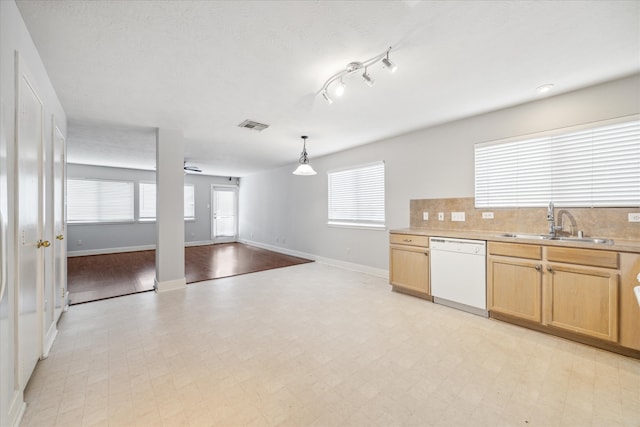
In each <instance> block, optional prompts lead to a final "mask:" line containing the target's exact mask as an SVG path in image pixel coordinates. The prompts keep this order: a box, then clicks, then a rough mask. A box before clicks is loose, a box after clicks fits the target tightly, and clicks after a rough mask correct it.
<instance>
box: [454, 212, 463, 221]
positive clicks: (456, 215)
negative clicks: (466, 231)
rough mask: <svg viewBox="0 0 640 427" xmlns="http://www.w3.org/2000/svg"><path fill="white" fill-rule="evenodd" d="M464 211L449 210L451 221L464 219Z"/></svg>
mask: <svg viewBox="0 0 640 427" xmlns="http://www.w3.org/2000/svg"><path fill="white" fill-rule="evenodd" d="M464 219H465V215H464V212H451V221H464Z"/></svg>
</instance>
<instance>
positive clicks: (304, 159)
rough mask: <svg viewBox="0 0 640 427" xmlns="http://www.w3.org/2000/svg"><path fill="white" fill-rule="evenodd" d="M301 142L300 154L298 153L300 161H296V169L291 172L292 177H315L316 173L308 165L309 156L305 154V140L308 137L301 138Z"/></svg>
mask: <svg viewBox="0 0 640 427" xmlns="http://www.w3.org/2000/svg"><path fill="white" fill-rule="evenodd" d="M300 138H302V141H303V145H302V153H300V159H298V163H300V164H299V165H298V168H297V169H296V170H294V171H293V174H294V175H315V174H316V171H314V170H313V168H312V167H311V165H310V164H309V155H308V154H307V138H309V137H308V136H301V137H300Z"/></svg>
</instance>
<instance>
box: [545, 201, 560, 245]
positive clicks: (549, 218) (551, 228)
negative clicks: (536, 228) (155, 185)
mask: <svg viewBox="0 0 640 427" xmlns="http://www.w3.org/2000/svg"><path fill="white" fill-rule="evenodd" d="M547 222H548V223H549V235H550V236H552V237H555V236H556V231H558V229H560V228H561V227H558V226H557V225H556V218H555V216H554V215H553V202H549V206H548V207H547Z"/></svg>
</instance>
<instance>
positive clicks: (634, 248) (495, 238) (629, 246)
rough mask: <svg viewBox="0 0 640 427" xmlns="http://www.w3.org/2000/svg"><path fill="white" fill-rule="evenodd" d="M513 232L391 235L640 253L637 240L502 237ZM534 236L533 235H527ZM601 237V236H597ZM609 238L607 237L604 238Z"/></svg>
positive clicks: (400, 231) (426, 230)
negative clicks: (607, 241) (590, 240)
mask: <svg viewBox="0 0 640 427" xmlns="http://www.w3.org/2000/svg"><path fill="white" fill-rule="evenodd" d="M511 232H512V231H473V230H464V231H455V230H437V229H431V228H401V229H394V230H389V233H391V234H414V235H418V236H438V237H453V238H458V239H476V240H487V241H491V242H507V243H523V244H535V245H544V246H563V247H567V248H585V249H598V250H603V251H617V252H633V253H640V241H637V240H623V239H612V240H613V241H614V243H613V244H612V245H611V244H604V243H589V242H574V241H569V240H544V239H543V240H540V239H526V238H521V237H504V236H500V234H503V233H511ZM527 234H533V233H527ZM597 237H601V236H597ZM604 238H607V237H604Z"/></svg>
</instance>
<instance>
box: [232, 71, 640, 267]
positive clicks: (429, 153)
mask: <svg viewBox="0 0 640 427" xmlns="http://www.w3.org/2000/svg"><path fill="white" fill-rule="evenodd" d="M639 94H640V74H639V75H634V76H630V77H627V78H623V79H620V80H616V81H612V82H608V83H605V84H601V85H596V86H592V87H589V88H585V89H582V90H579V91H575V92H571V93H567V94H563V95H557V96H555V97H550V98H545V99H541V100H538V101H535V102H531V103H527V104H523V105H519V106H515V107H512V108H507V109H503V110H499V111H495V112H491V113H488V114H483V115H478V116H474V117H470V118H466V119H462V120H458V121H455V122H450V123H445V124H442V125H439V126H434V127H430V128H427V129H422V130H419V131H416V132H412V133H409V134H405V135H400V136H397V137H394V138H389V139H385V140H382V141H378V142H375V143H372V144H368V145H365V146H361V147H357V148H354V149H352V150H347V151H343V152H340V153H337V154H333V155H329V156H325V157H322V158H315V157H313V144H312V145H311V146H309V147H308V151H309V154H310V156H311V164H312V166H313V167H314V169H315V170H316V171H317V172H318V174H317V175H315V176H311V177H300V176H295V175H292V174H291V172H292V171H293V170H294V168H295V164H291V165H289V166H286V167H283V168H280V169H276V170H271V171H268V172H264V173H258V174H254V175H250V176H247V177H244V178H242V186H241V188H240V196H239V200H240V202H239V203H240V207H241V210H240V239H241V240H243V241H251V242H255V243H256V244H259V245H262V246H265V247H276V248H280V249H281V250H283V251H289V252H302V253H306V254H310V255H313V256H314V257H316V258H321V259H322V258H324V259H326V260H328V261H329V262H334V263H336V264H343V263H352V264H355V265H357V266H361V267H363V270H365V271H366V270H367V269H371V270H372V272H378V273H379V272H383V274H384V272H386V270H387V269H388V246H387V242H388V240H387V239H388V233H387V232H385V231H373V230H364V229H350V228H336V227H329V226H328V225H327V175H326V173H327V171H328V170H331V169H335V168H341V167H346V166H353V165H359V164H364V163H368V162H373V161H378V160H384V161H385V168H386V190H385V191H386V220H387V226H388V228H389V229H393V228H403V227H408V226H409V200H410V199H428V198H447V197H473V195H474V154H473V145H474V144H475V143H478V142H483V141H491V140H496V139H502V138H507V137H514V136H519V135H525V134H530V133H535V132H541V131H546V130H550V129H556V128H561V127H567V126H573V125H578V124H583V123H588V122H593V121H599V120H605V119H610V118H614V117H620V116H625V115H630V114H635V113H638V112H640V96H639ZM434 108H437V106H434Z"/></svg>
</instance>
